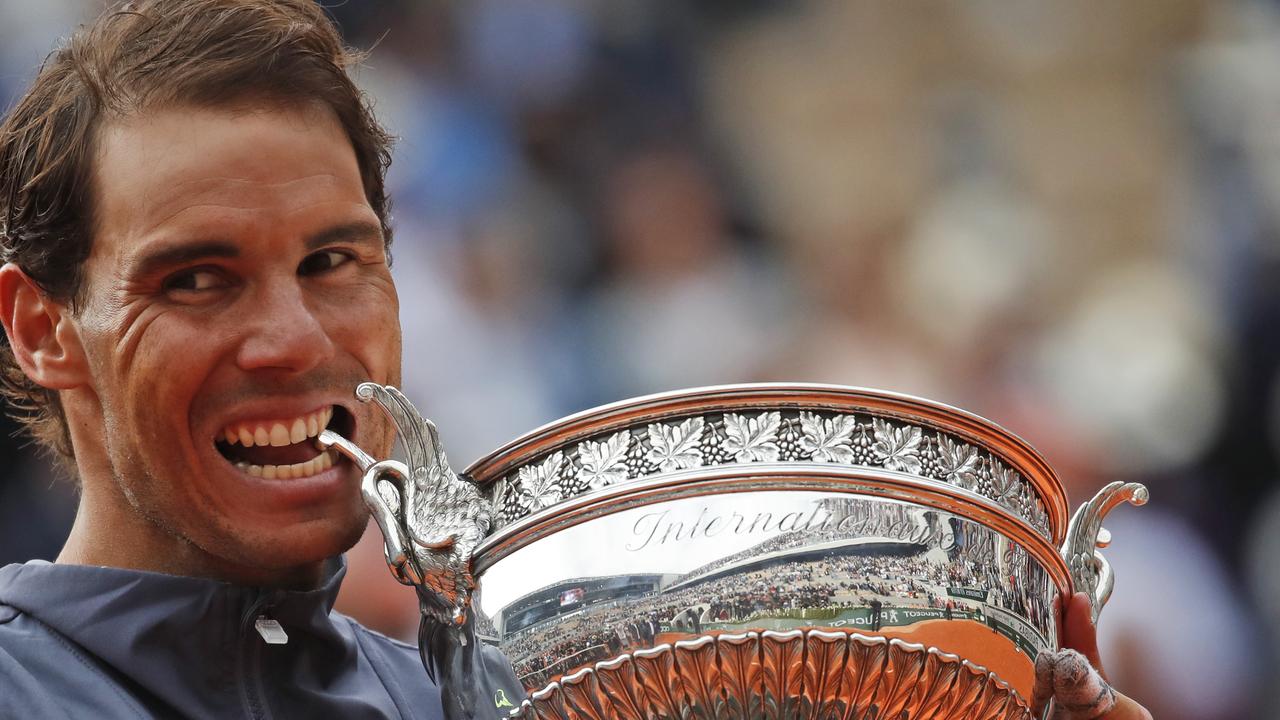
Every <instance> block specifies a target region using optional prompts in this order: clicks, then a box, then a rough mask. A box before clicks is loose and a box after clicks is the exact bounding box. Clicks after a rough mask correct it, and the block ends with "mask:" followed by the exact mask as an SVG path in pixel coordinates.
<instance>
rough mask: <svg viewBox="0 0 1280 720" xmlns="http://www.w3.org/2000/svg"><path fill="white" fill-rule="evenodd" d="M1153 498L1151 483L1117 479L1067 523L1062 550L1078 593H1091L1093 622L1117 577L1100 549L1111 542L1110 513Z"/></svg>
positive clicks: (1096, 619)
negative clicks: (1105, 521)
mask: <svg viewBox="0 0 1280 720" xmlns="http://www.w3.org/2000/svg"><path fill="white" fill-rule="evenodd" d="M1149 498H1150V493H1149V492H1148V491H1147V486H1145V485H1143V484H1142V483H1135V482H1129V483H1126V482H1113V483H1111V484H1109V485H1107V486H1106V487H1104V488H1102V489H1101V490H1099V491H1098V494H1097V495H1094V496H1093V499H1092V500H1090V501H1089V502H1087V503H1085V504H1083V505H1081V506H1080V507H1079V508H1078V509H1077V510H1076V512H1075V514H1074V515H1072V516H1071V522H1070V523H1069V524H1068V525H1067V538H1066V541H1065V542H1063V544H1062V549H1061V550H1060V552H1061V554H1062V558H1063V559H1064V560H1066V561H1067V568H1068V570H1069V571H1070V573H1071V584H1072V585H1073V586H1074V587H1075V589H1076V591H1077V592H1083V593H1085V594H1086V595H1088V596H1089V602H1090V605H1092V608H1093V622H1094V624H1097V622H1098V615H1100V614H1101V613H1102V606H1104V605H1106V604H1107V600H1109V599H1110V598H1111V591H1112V589H1113V588H1114V587H1115V582H1116V581H1115V576H1114V575H1113V574H1112V572H1111V564H1110V563H1108V562H1107V559H1106V558H1104V557H1103V556H1102V553H1100V552H1098V548H1105V547H1107V546H1108V545H1110V544H1111V533H1109V532H1107V530H1106V528H1104V527H1102V519H1103V518H1105V517H1106V516H1107V513H1109V512H1111V511H1112V510H1114V509H1116V508H1117V507H1118V506H1120V505H1123V504H1124V503H1126V502H1127V503H1130V504H1132V505H1146V504H1147V500H1148V499H1149Z"/></svg>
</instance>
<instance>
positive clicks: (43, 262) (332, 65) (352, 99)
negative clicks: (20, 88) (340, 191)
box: [0, 0, 391, 468]
mask: <svg viewBox="0 0 1280 720" xmlns="http://www.w3.org/2000/svg"><path fill="white" fill-rule="evenodd" d="M360 59H361V55H360V54H359V53H357V52H355V51H353V50H351V49H350V48H347V47H346V46H345V45H344V44H343V41H342V38H341V36H340V34H339V32H338V29H337V27H336V26H335V25H334V23H333V21H332V20H331V19H330V18H329V17H328V16H327V15H326V14H325V12H324V11H323V10H322V9H321V8H320V6H319V5H318V4H317V3H316V2H315V1H314V0H138V1H136V2H129V3H126V4H123V5H120V6H117V7H115V8H114V9H111V10H108V11H107V12H106V13H105V14H103V15H102V16H101V17H99V18H98V20H97V21H95V22H94V23H93V24H92V25H89V26H86V27H81V28H80V29H78V30H77V31H76V32H75V33H74V34H73V35H72V36H71V37H70V38H69V39H68V40H66V41H65V42H64V43H63V44H62V45H61V46H60V47H59V48H57V49H55V50H54V51H53V52H52V53H51V54H50V55H49V56H48V58H46V59H45V62H44V64H43V65H42V66H41V68H40V71H39V73H38V74H37V76H36V78H35V80H34V81H33V82H32V84H31V86H30V88H29V89H28V90H27V92H26V93H25V94H24V95H23V96H22V97H21V98H20V99H19V100H18V101H17V103H16V104H15V105H14V107H13V108H12V110H11V111H10V112H9V113H8V115H7V116H6V117H5V118H4V121H3V124H0V262H12V263H14V264H16V265H17V266H18V267H20V268H21V269H22V270H23V271H24V272H25V273H26V274H27V275H28V276H29V277H30V278H31V279H32V280H33V281H34V282H35V283H36V285H38V286H39V288H40V290H41V291H42V292H43V293H45V294H46V295H48V296H49V297H50V298H52V299H53V300H55V301H58V302H61V303H64V304H66V305H67V306H68V307H70V308H71V310H72V312H73V313H74V312H75V311H76V310H77V308H78V307H79V305H80V304H82V302H83V297H82V294H83V288H84V277H83V270H84V262H85V260H86V259H87V258H88V257H89V254H90V251H91V249H92V246H93V234H94V227H95V225H94V196H95V193H94V168H93V161H94V157H95V145H96V140H97V136H98V134H99V130H100V129H101V128H102V126H103V124H104V123H105V122H109V121H111V120H113V119H124V118H128V117H131V116H136V115H138V114H141V113H145V112H146V111H148V110H149V109H155V108H161V107H166V106H169V107H172V106H187V107H191V106H195V107H210V108H217V107H224V106H228V105H244V104H255V103H256V104H261V105H264V106H285V107H291V108H292V107H302V106H306V107H311V106H313V105H318V106H321V107H326V108H328V110H330V111H331V112H333V114H334V115H335V116H336V117H337V119H338V121H339V122H340V124H341V125H342V127H343V129H344V130H345V131H346V134H347V137H348V139H350V141H351V145H352V147H353V148H354V150H355V156H356V160H357V162H358V164H359V168H360V175H361V180H362V182H363V185H364V192H365V196H366V198H367V199H368V201H369V204H370V205H371V206H372V208H373V210H374V212H375V213H376V214H377V215H378V218H379V219H380V221H381V224H382V231H383V236H384V237H385V238H386V242H387V243H388V244H389V243H390V242H391V228H390V226H389V222H388V215H389V211H390V208H389V203H388V199H387V196H386V191H385V188H384V178H385V175H386V170H387V167H388V165H389V164H390V162H391V155H390V146H391V137H390V136H389V135H388V134H387V132H386V131H385V130H384V129H383V128H382V127H381V126H380V125H379V124H378V122H377V120H376V119H375V118H374V116H373V113H372V111H371V108H370V105H369V102H368V98H367V97H366V96H365V95H364V94H363V93H362V92H361V91H360V89H359V88H358V87H357V86H356V84H355V83H354V81H353V80H352V79H351V77H350V75H349V74H348V71H349V69H350V68H351V67H352V66H353V65H354V64H355V63H357V62H359V61H360ZM0 394H2V395H3V396H4V397H5V398H6V399H7V400H8V401H9V405H10V411H11V414H12V415H13V416H14V417H15V418H16V419H17V420H18V421H19V422H20V423H21V424H22V425H23V427H24V429H25V430H26V431H27V433H28V434H30V436H31V437H32V438H34V439H35V440H36V441H37V442H38V443H40V444H41V445H43V446H44V447H46V448H47V449H49V450H51V451H52V452H53V453H54V455H55V456H57V457H58V458H59V459H60V460H62V461H64V464H65V465H67V466H68V467H69V468H70V467H71V466H72V465H73V463H74V460H75V458H74V453H73V450H72V447H71V438H70V433H69V431H68V428H67V422H66V418H65V415H64V414H63V411H62V405H61V403H60V401H59V398H58V393H57V392H56V391H54V390H51V389H48V388H44V387H41V386H40V385H37V384H36V383H35V382H33V381H32V380H31V379H30V378H28V377H27V376H26V374H25V373H23V371H22V369H21V368H20V367H19V366H18V364H17V362H16V360H15V358H14V355H13V352H12V349H11V348H10V347H9V345H8V344H7V343H0Z"/></svg>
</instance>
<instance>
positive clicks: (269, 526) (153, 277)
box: [69, 107, 400, 576]
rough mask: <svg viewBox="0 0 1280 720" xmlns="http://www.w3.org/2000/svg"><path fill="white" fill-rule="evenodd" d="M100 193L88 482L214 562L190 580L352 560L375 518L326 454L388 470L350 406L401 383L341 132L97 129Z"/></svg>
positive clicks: (267, 121)
mask: <svg viewBox="0 0 1280 720" xmlns="http://www.w3.org/2000/svg"><path fill="white" fill-rule="evenodd" d="M95 181H96V183H97V188H96V192H97V196H96V203H97V205H96V207H97V211H98V214H97V217H96V218H95V220H96V223H95V227H96V232H95V236H94V243H93V250H92V254H91V256H90V258H89V259H88V261H87V263H86V265H85V289H86V296H85V302H84V304H83V305H82V306H81V309H80V310H79V312H78V313H77V314H76V317H75V323H76V326H77V329H78V330H79V332H80V336H81V338H82V343H83V345H84V347H85V352H86V356H87V358H88V362H89V368H90V372H91V374H92V378H93V387H92V391H93V393H94V402H93V403H90V405H93V404H96V405H97V407H95V408H93V409H92V411H91V412H90V413H89V415H90V416H92V415H95V414H98V415H100V418H101V423H102V427H101V429H100V430H96V431H93V430H91V431H90V432H88V433H81V436H82V438H83V437H87V438H88V440H87V441H84V440H81V439H78V440H77V443H78V444H77V448H76V452H77V459H78V461H79V462H81V469H82V475H83V474H84V470H85V464H86V461H85V460H84V458H93V457H95V453H96V454H97V456H99V457H104V458H105V461H106V464H107V465H108V466H109V469H110V472H109V473H104V474H109V475H111V476H112V477H111V478H109V479H108V480H107V482H106V483H105V484H106V485H108V488H107V490H108V492H111V493H117V494H118V498H121V499H123V500H124V501H125V503H118V504H119V505H120V506H122V507H127V508H128V512H129V513H131V518H130V519H131V520H132V521H135V522H137V523H138V524H139V527H147V526H149V527H150V529H151V531H154V530H156V529H158V530H160V531H161V532H159V533H156V532H151V535H152V537H154V536H157V535H158V536H160V537H167V538H171V539H172V540H173V542H174V543H175V546H174V547H175V548H177V547H178V545H182V546H187V547H185V548H184V550H189V549H190V548H189V546H195V548H197V549H198V552H196V553H195V555H196V556H198V557H201V558H206V559H207V561H208V562H209V563H210V565H211V567H210V568H205V569H201V568H191V570H192V571H193V574H201V573H202V572H209V573H211V574H216V575H223V576H236V575H237V574H247V575H249V576H252V575H253V574H254V571H260V570H272V569H283V568H290V567H297V566H300V565H302V564H307V563H314V562H315V561H317V560H319V559H322V558H324V557H328V556H330V555H333V554H336V553H338V552H341V551H343V550H345V549H346V548H348V547H349V546H350V545H351V544H352V543H354V542H355V540H356V539H357V538H358V537H359V535H360V533H361V531H362V530H363V528H364V527H365V523H366V518H367V513H366V512H365V510H364V508H363V504H362V502H361V499H360V493H359V474H358V472H357V470H356V468H354V467H353V466H352V465H351V464H350V463H349V462H346V461H337V462H331V461H334V460H336V456H332V455H330V456H327V457H326V455H322V454H321V453H319V451H317V450H316V449H315V445H314V440H313V438H314V436H315V435H316V434H317V432H318V431H319V430H321V429H323V428H324V426H325V424H326V423H327V424H328V425H329V426H330V427H333V428H335V429H337V430H338V431H339V432H341V433H342V434H343V435H346V436H347V437H349V438H351V439H352V440H354V441H355V442H356V443H357V444H359V445H361V446H363V447H364V448H365V449H366V450H368V451H369V452H371V453H374V454H378V455H381V456H384V457H385V456H386V454H387V453H388V452H389V450H390V446H391V440H392V433H391V430H390V427H389V425H388V424H387V423H386V422H385V421H384V420H383V418H382V417H380V416H379V415H378V414H377V413H376V412H375V410H374V409H373V408H371V406H369V405H365V404H362V403H358V402H356V401H355V400H354V397H353V394H352V393H353V391H354V389H355V386H356V385H357V384H358V383H359V382H360V381H362V380H374V381H377V382H380V383H391V384H398V383H399V368H400V365H399V363H400V328H399V323H398V304H397V299H396V292H395V287H394V285H393V283H392V280H391V275H390V272H389V270H388V267H387V255H386V251H385V249H384V243H383V237H382V234H381V232H380V229H379V221H378V217H377V215H376V214H375V213H374V211H373V209H372V208H371V207H370V206H369V203H368V201H367V200H366V199H365V194H364V188H363V186H362V184H361V179H360V172H359V168H358V166H357V163H356V159H355V154H354V151H353V150H352V147H351V143H350V141H349V140H348V139H347V137H346V134H345V133H344V131H343V129H342V127H341V126H340V124H339V123H338V121H337V120H336V118H335V117H334V116H333V115H332V114H331V113H330V112H328V111H326V110H322V109H319V108H311V109H295V110H290V109H282V108H275V109H271V108H265V109H264V108H253V109H238V110H236V109H206V108H200V109H197V108H181V107H180V108H170V109H160V110H156V111H149V112H145V113H142V114H141V115H139V116H138V117H136V118H131V119H128V120H126V121H122V122H115V123H110V124H108V125H106V126H105V127H104V128H103V130H102V133H101V135H100V138H99V145H98V154H97V158H96V165H95ZM70 415H71V414H70V413H69V416H70ZM86 443H87V444H88V445H89V446H90V447H82V445H85V444H86ZM98 443H101V445H100V446H99V445H98ZM86 451H87V452H86ZM89 462H91V461H89ZM89 481H90V478H87V477H86V478H85V482H86V483H88V482H89ZM100 484H103V483H100ZM98 491H99V492H101V489H99V490H98ZM93 492H94V490H93V489H91V488H89V487H88V486H87V484H86V498H90V497H92V493H93ZM122 530H123V528H122ZM148 532H150V531H148ZM126 541H128V539H127V538H126ZM163 544H164V543H163V542H162V543H161V545H163ZM150 545H151V546H153V547H152V548H151V550H152V551H153V552H154V550H155V548H154V545H155V542H154V540H153V541H150ZM185 554H186V555H191V553H190V552H186V553H185ZM242 571H243V572H242Z"/></svg>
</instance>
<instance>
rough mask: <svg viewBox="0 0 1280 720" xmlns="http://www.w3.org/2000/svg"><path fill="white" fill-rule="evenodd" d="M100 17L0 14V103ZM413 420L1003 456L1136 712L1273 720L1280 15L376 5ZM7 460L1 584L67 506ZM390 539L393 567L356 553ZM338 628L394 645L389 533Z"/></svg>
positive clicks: (461, 437)
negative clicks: (841, 427) (641, 400)
mask: <svg viewBox="0 0 1280 720" xmlns="http://www.w3.org/2000/svg"><path fill="white" fill-rule="evenodd" d="M101 8H102V2H101V0H0V103H2V104H3V106H4V107H8V105H9V104H11V103H12V101H13V99H14V98H15V97H16V96H17V95H18V94H19V93H20V92H21V91H22V89H23V88H24V87H25V84H26V83H27V82H28V81H29V79H30V78H31V77H32V76H33V74H34V72H35V70H36V69H37V68H38V66H39V64H40V62H41V60H42V59H43V57H44V56H45V54H46V53H47V52H48V51H49V50H50V48H52V47H53V46H54V45H55V43H56V42H57V40H58V38H60V37H64V36H65V35H66V34H68V33H69V32H70V30H71V29H72V28H74V27H75V26H76V25H77V24H79V23H81V22H83V21H85V20H86V19H88V18H91V17H92V16H94V15H96V14H97V13H98V12H99V11H100V10H101ZM329 9H330V12H331V13H332V15H333V16H334V17H335V18H336V19H337V20H338V22H339V23H340V24H341V26H342V28H343V31H344V33H345V34H346V36H347V38H348V41H349V42H350V43H351V44H353V45H355V46H357V47H361V48H366V49H371V51H372V52H371V55H370V56H369V58H368V60H367V61H366V63H365V64H364V66H363V67H362V68H361V69H360V72H359V79H360V82H361V83H362V85H363V86H364V87H365V88H366V89H367V91H368V92H369V93H370V94H371V95H372V96H373V97H374V98H375V99H376V107H377V111H378V112H379V115H380V117H381V119H382V120H383V121H384V122H385V123H386V124H387V125H388V126H389V127H390V128H391V130H392V131H393V132H394V133H395V134H396V135H398V136H399V138H400V140H399V144H398V146H397V150H396V156H395V157H396V159H395V163H394V165H393V167H392V170H391V176H390V184H391V189H392V194H393V197H394V200H395V208H394V225H395V227H396V240H395V245H394V248H393V249H394V255H395V265H394V271H395V274H396V275H397V278H398V282H399V288H400V292H401V295H402V307H403V312H402V322H403V326H404V334H405V386H406V390H407V392H408V393H409V394H410V396H411V397H412V398H413V399H414V401H415V402H416V403H417V404H418V405H419V407H420V408H422V409H423V410H424V411H425V412H426V413H427V414H428V415H429V416H431V417H432V418H434V419H435V421H436V422H437V423H438V425H439V427H440V428H441V434H442V435H443V439H444V441H445V443H446V446H447V447H448V448H449V452H450V455H451V457H452V459H453V461H454V462H455V463H456V464H457V466H458V467H462V466H463V465H464V464H467V463H469V462H470V461H471V460H474V459H476V458H478V457H480V456H481V455H483V454H484V453H486V452H488V451H489V450H492V449H494V448H496V447H497V446H499V445H500V444H502V443H503V442H505V441H507V440H509V439H511V438H513V437H514V436H516V435H518V434H521V433H523V432H525V431H527V430H530V429H532V428H534V427H535V426H537V425H540V424H542V423H544V422H548V421H550V420H553V419H556V418H558V417H560V416H562V415H565V414H567V413H570V412H574V411H577V410H581V409H584V408H587V407H590V406H592V405H596V404H600V403H604V402H610V401H614V400H619V399H623V398H625V397H629V396H633V395H637V394H642V393H649V392H655V391H660V390H668V389H674V388H680V387H687V386H694V385H702V384H718V383H728V382H743V381H760V380H806V381H818V382H828V383H843V384H852V385H864V386H872V387H879V388H886V389H891V390H896V391H901V392H906V393H911V394H916V395H923V396H926V397H929V398H933V399H937V400H941V401H944V402H948V403H951V404H954V405H958V406H960V407H963V408H966V409H969V410H972V411H975V412H977V413H979V414H982V415H985V416H987V417H989V418H992V419H994V420H996V421H997V422H999V423H1000V424H1002V425H1004V426H1005V427H1007V428H1009V429H1011V430H1013V431H1014V432H1016V433H1018V434H1020V435H1022V436H1023V437H1025V438H1026V439H1028V440H1029V441H1030V442H1031V443H1032V444H1033V445H1035V446H1036V447H1037V448H1039V449H1040V450H1041V451H1042V452H1043V453H1044V454H1045V455H1046V456H1047V457H1048V459H1049V461H1050V463H1051V464H1052V465H1053V466H1054V467H1055V468H1056V469H1057V470H1058V472H1059V473H1060V474H1061V476H1062V477H1063V480H1064V482H1065V483H1066V484H1067V486H1068V490H1069V492H1070V494H1071V497H1072V501H1073V503H1079V502H1082V501H1083V500H1085V499H1087V497H1088V496H1089V495H1090V494H1092V492H1093V491H1094V490H1096V489H1097V488H1098V487H1099V486H1101V485H1102V484H1103V483H1105V482H1107V481H1110V480H1116V479H1124V480H1139V481H1142V482H1145V483H1147V484H1148V485H1149V486H1150V488H1151V494H1152V498H1153V499H1152V502H1151V504H1150V506H1148V507H1146V508H1143V509H1141V510H1135V509H1132V508H1123V509H1121V510H1119V511H1117V512H1116V514H1115V515H1113V516H1112V519H1111V520H1110V521H1109V522H1108V527H1109V528H1110V529H1111V530H1112V532H1113V535H1114V538H1115V542H1114V545H1113V546H1112V548H1111V550H1110V551H1109V552H1108V557H1109V558H1110V560H1111V562H1112V563H1113V565H1115V566H1116V572H1117V577H1118V584H1117V590H1116V594H1115V596H1114V598H1113V600H1112V604H1111V605H1110V606H1108V609H1107V611H1106V613H1105V614H1104V615H1103V619H1102V623H1101V632H1102V636H1103V652H1104V658H1105V659H1106V662H1107V664H1108V669H1109V671H1110V674H1111V676H1112V679H1113V681H1114V682H1115V684H1116V685H1117V686H1118V687H1119V688H1120V689H1121V690H1122V691H1123V692H1126V693H1128V694H1130V695H1132V696H1134V697H1136V698H1137V699H1139V700H1140V701H1142V702H1143V703H1144V704H1146V705H1147V706H1148V707H1149V708H1150V709H1151V710H1152V712H1153V713H1154V715H1155V717H1158V718H1161V720H1192V719H1196V720H1205V719H1208V720H1217V719H1234V718H1263V717H1280V682H1277V681H1280V672H1278V671H1277V663H1276V661H1275V656H1276V648H1277V647H1280V561H1277V559H1276V558H1277V555H1280V493H1278V492H1277V490H1278V488H1280V485H1278V484H1277V482H1276V479H1277V473H1278V472H1280V383H1278V382H1277V381H1278V380H1280V372H1278V371H1280V282H1277V281H1278V280H1280V3H1277V2H1274V0H1273V1H1267V2H1262V1H1247V0H1234V1H1223V2H1208V1H1206V0H1125V2H1119V3H1117V2H1107V1H1104V0H1089V1H1079V2H1077V1H1075V0H1071V1H1067V0H1058V1H1053V0H1021V1H1018V2H1014V1H1005V0H965V1H964V2H953V1H943V0H938V1H936V2H927V1H924V0H919V1H917V0H901V1H899V0H895V1H893V2H887V1H878V0H812V1H803V0H788V1H783V0H683V1H678V0H470V1H469V2H465V3H463V2H448V1H445V0H360V1H358V2H354V1H353V2H347V3H345V4H341V3H334V4H332V6H331V7H330V8H329ZM5 422H6V423H7V424H5V425H4V426H3V427H0V564H3V563H7V562H17V561H23V560H26V559H29V558H35V557H39V558H52V557H54V556H55V555H56V554H57V552H58V550H59V548H60V546H61V542H62V539H63V537H64V535H65V532H66V530H67V528H68V527H69V524H70V520H71V517H72V515H73V512H74V506H75V493H74V489H73V488H72V486H71V485H70V484H69V483H67V482H63V481H60V480H58V479H57V477H56V475H55V473H54V472H53V470H52V469H51V468H50V466H49V464H48V462H47V461H46V460H45V459H44V458H41V457H39V456H38V455H36V454H35V453H34V452H33V451H32V449H31V448H29V447H26V446H25V445H24V442H23V441H22V439H20V438H16V437H14V436H13V430H14V426H13V425H12V423H8V421H5ZM374 533H375V534H376V530H374ZM350 559H351V569H350V579H349V580H348V582H347V584H346V585H345V587H344V595H343V597H342V598H341V602H342V607H343V608H344V609H346V610H347V611H348V612H351V613H353V614H356V615H358V616H360V617H361V618H362V619H364V621H365V622H367V623H368V624H370V625H373V626H375V627H378V628H380V629H383V630H384V631H385V632H388V633H390V634H393V635H400V636H405V637H409V636H412V635H413V633H414V630H415V627H416V617H415V613H416V611H415V604H414V599H413V594H412V593H409V592H407V591H405V590H403V588H401V587H400V586H399V585H397V584H396V583H395V582H394V581H392V580H391V579H390V576H389V575H388V573H387V572H386V568H385V565H384V564H383V562H382V559H381V550H380V540H379V539H378V538H377V537H375V536H374V535H368V536H366V541H365V542H362V544H361V545H359V546H357V548H356V549H355V550H354V551H353V552H352V553H351V554H350Z"/></svg>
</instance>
